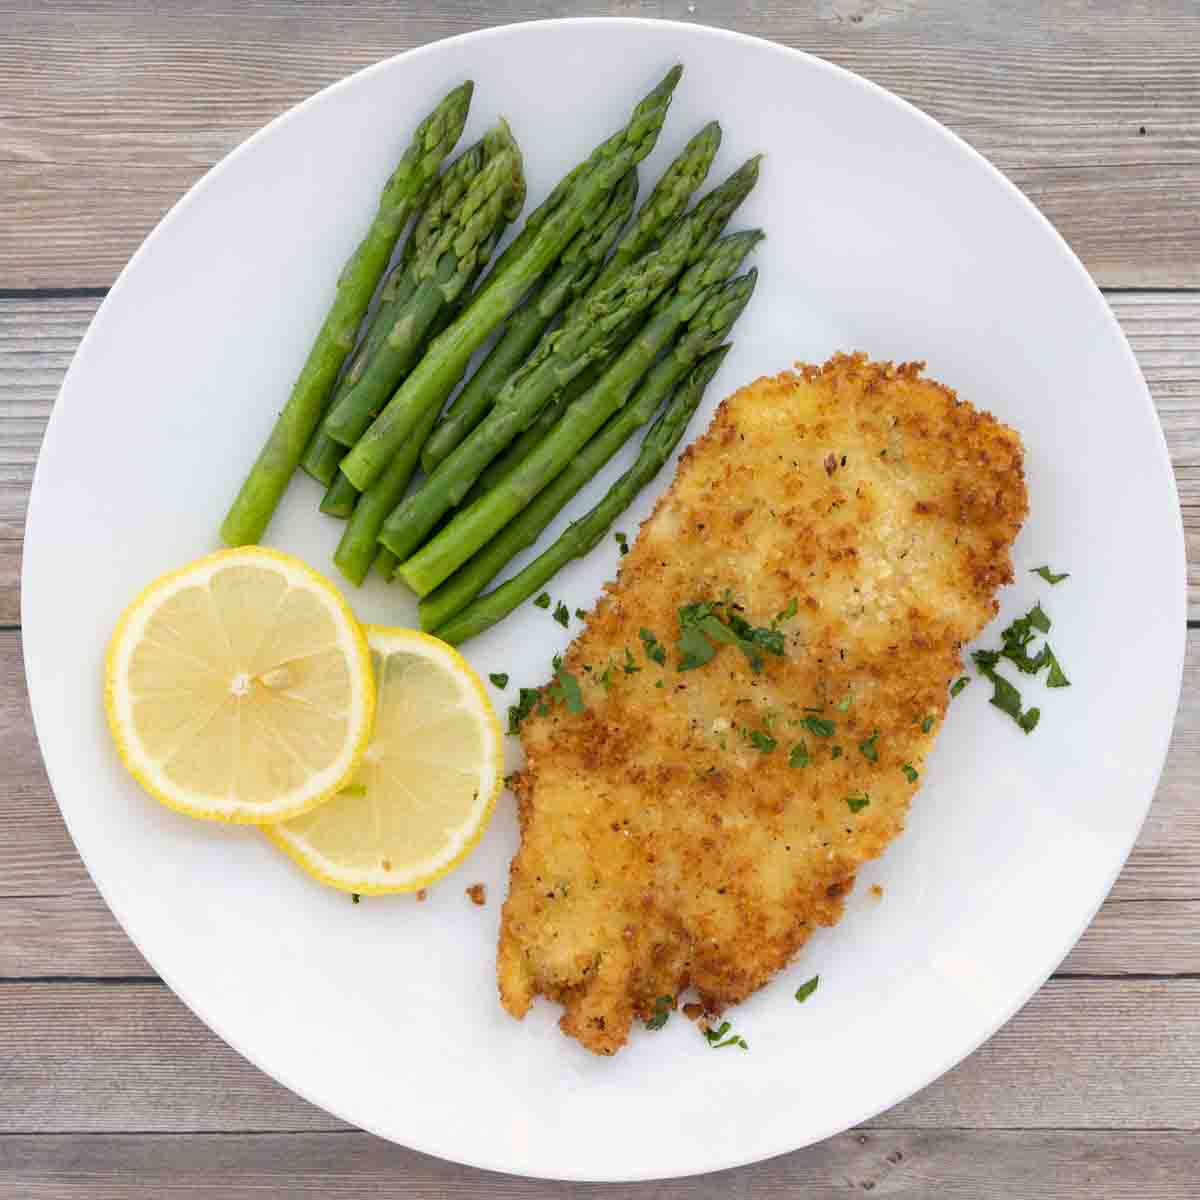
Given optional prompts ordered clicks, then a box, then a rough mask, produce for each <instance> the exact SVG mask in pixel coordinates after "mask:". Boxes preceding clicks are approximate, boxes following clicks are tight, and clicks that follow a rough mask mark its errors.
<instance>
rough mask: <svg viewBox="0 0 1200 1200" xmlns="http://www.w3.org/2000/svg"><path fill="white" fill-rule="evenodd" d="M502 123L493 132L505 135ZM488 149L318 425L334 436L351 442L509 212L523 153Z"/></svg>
mask: <svg viewBox="0 0 1200 1200" xmlns="http://www.w3.org/2000/svg"><path fill="white" fill-rule="evenodd" d="M508 136H509V135H508V134H507V128H505V129H504V130H503V131H502V132H501V133H498V134H497V140H500V139H501V137H508ZM509 142H510V144H509V146H508V147H506V148H504V149H502V150H499V151H498V152H497V153H495V154H493V155H491V156H490V157H489V158H488V159H487V161H486V163H485V164H484V166H483V168H482V169H481V170H480V171H479V173H478V174H477V175H476V176H475V179H474V180H473V181H472V183H471V186H470V188H469V189H468V190H467V193H466V195H465V196H464V197H463V200H462V203H461V204H460V205H459V206H458V208H457V209H456V210H455V213H454V216H453V218H452V219H451V220H450V221H448V222H447V224H446V227H445V228H444V229H443V230H442V231H441V233H440V234H439V235H438V237H437V239H436V240H435V242H434V244H433V245H432V246H430V247H429V249H428V250H426V251H425V252H423V253H422V254H420V255H419V257H418V259H417V261H416V262H414V264H413V267H412V271H413V276H414V278H415V279H416V280H417V281H418V283H417V289H416V291H415V292H414V293H413V296H412V299H411V300H410V301H409V302H408V303H407V304H406V305H403V306H401V307H400V309H399V310H398V311H397V313H396V314H395V316H394V318H393V320H392V323H391V326H390V328H389V329H388V331H387V334H386V336H385V337H384V338H383V339H382V340H381V341H380V343H379V345H378V347H377V348H376V350H375V352H374V354H373V355H372V356H371V358H370V360H369V361H368V363H367V366H366V369H365V370H364V371H363V374H362V378H361V379H359V380H358V382H357V383H355V384H354V385H353V386H352V387H351V388H350V389H349V390H348V391H347V392H346V393H345V394H344V395H343V396H342V397H341V398H340V399H339V400H338V402H337V403H336V404H335V405H334V406H333V407H332V408H331V409H330V410H329V412H328V414H327V415H326V417H325V422H324V425H323V426H322V428H323V429H324V430H325V432H326V433H327V434H329V436H330V437H331V438H333V440H334V441H335V442H341V443H342V445H344V446H353V445H354V443H355V442H356V441H357V440H358V439H359V437H360V436H361V435H362V433H363V432H364V431H365V430H366V428H367V426H368V425H370V424H371V421H372V420H373V419H374V417H375V416H376V414H377V413H378V412H379V411H380V409H382V408H383V406H384V405H385V404H386V402H387V400H388V398H389V397H390V396H391V394H392V392H393V391H395V389H396V386H397V384H398V383H399V382H400V380H401V379H403V378H404V377H405V375H407V374H408V372H409V371H410V370H411V369H412V366H413V364H414V363H415V362H416V360H417V358H418V350H419V349H420V347H421V345H422V343H423V341H424V338H425V334H426V331H427V330H428V329H429V326H430V324H431V323H432V322H433V320H434V319H435V318H436V316H437V314H438V313H439V312H440V311H441V310H442V308H443V307H444V306H445V305H447V304H453V303H454V301H455V300H456V299H457V297H458V296H460V295H462V294H463V293H464V291H465V289H466V287H467V285H468V283H469V282H470V280H471V279H472V278H474V276H475V268H476V265H477V263H478V261H479V251H480V247H481V245H482V244H484V243H485V242H487V241H488V240H489V237H490V235H491V232H492V230H494V229H495V227H496V226H497V225H498V224H499V223H500V222H501V221H502V220H504V219H505V218H506V216H512V215H515V214H512V213H511V208H510V206H511V201H512V197H513V196H514V195H520V194H523V193H522V190H521V188H520V175H521V160H520V155H519V153H518V152H517V151H516V148H515V144H513V143H512V142H511V138H509Z"/></svg>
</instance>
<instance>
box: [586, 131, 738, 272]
mask: <svg viewBox="0 0 1200 1200" xmlns="http://www.w3.org/2000/svg"><path fill="white" fill-rule="evenodd" d="M720 147H721V126H720V125H718V124H717V122H716V121H710V122H709V123H708V124H707V125H705V126H704V128H703V129H701V130H700V132H699V133H698V134H696V136H695V137H694V138H692V140H691V141H690V142H688V144H687V145H686V146H685V147H684V148H683V150H682V152H681V153H680V154H679V155H678V156H677V157H676V158H675V160H674V161H673V162H672V163H671V165H670V166H669V167H668V168H667V169H666V170H665V171H664V172H663V174H662V178H660V179H659V181H658V183H656V184H655V185H654V191H652V192H651V193H650V197H649V199H648V200H647V201H646V203H645V204H643V205H642V207H641V208H640V209H638V214H637V216H636V217H634V219H633V224H632V225H631V226H630V227H629V229H628V230H627V231H626V233H625V236H624V237H623V238H621V240H620V242H619V243H618V244H617V248H616V249H615V250H614V251H613V254H612V258H610V259H609V260H608V262H607V263H605V265H604V270H603V271H601V273H600V277H599V278H598V279H597V280H596V284H595V287H596V289H597V290H599V289H600V288H602V287H604V286H606V285H607V284H609V283H611V282H612V281H613V280H614V279H615V278H616V277H617V275H619V274H620V273H621V271H623V270H624V269H625V268H626V267H627V266H629V264H630V263H631V262H633V261H634V260H635V259H638V258H641V257H642V255H643V254H645V253H646V251H647V250H649V249H650V247H651V246H652V245H654V243H655V242H657V241H658V240H659V239H660V238H661V237H662V236H663V234H664V233H665V232H666V230H667V229H668V228H669V227H670V225H671V222H672V221H674V220H675V218H676V217H678V216H679V215H680V213H682V212H683V210H684V209H685V208H687V205H688V201H689V200H690V199H691V198H692V193H693V192H695V190H696V189H697V188H698V187H699V186H700V185H701V184H702V183H703V182H704V180H705V177H706V176H707V175H708V168H709V167H710V166H711V165H712V160H713V158H714V157H715V155H716V153H717V151H718V150H719V149H720ZM756 161H757V160H756Z"/></svg>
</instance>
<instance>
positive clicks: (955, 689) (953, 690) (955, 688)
mask: <svg viewBox="0 0 1200 1200" xmlns="http://www.w3.org/2000/svg"><path fill="white" fill-rule="evenodd" d="M970 682H971V681H970V680H969V679H968V678H967V677H966V676H965V675H960V676H959V677H958V678H957V679H956V680H955V681H954V682H953V683H952V684H951V685H950V699H951V700H953V699H954V697H955V696H957V695H959V693H960V692H962V690H963V688H965V687H966V686H967V684H968V683H970Z"/></svg>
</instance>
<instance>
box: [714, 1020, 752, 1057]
mask: <svg viewBox="0 0 1200 1200" xmlns="http://www.w3.org/2000/svg"><path fill="white" fill-rule="evenodd" d="M729 1030H730V1024H729V1022H728V1021H722V1022H721V1024H720V1025H718V1026H717V1028H716V1029H706V1030H705V1031H704V1040H705V1041H706V1042H707V1043H708V1044H709V1045H710V1046H711V1047H712V1048H713V1049H714V1050H723V1049H724V1048H725V1047H726V1046H740V1047H741V1049H743V1050H749V1049H750V1047H749V1046H748V1045H746V1039H745V1038H744V1037H739V1036H738V1035H737V1034H736V1033H734V1034H730V1035H729V1037H726V1036H725V1035H726V1034H727V1033H729Z"/></svg>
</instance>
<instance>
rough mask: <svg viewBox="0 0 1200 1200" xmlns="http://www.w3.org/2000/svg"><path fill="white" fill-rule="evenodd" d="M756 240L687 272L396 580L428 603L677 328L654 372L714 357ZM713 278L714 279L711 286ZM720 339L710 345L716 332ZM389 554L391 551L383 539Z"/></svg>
mask: <svg viewBox="0 0 1200 1200" xmlns="http://www.w3.org/2000/svg"><path fill="white" fill-rule="evenodd" d="M761 236H762V235H761V234H760V233H757V232H751V233H743V234H733V235H732V236H731V237H728V238H725V239H724V240H723V241H721V242H718V243H717V244H716V245H715V246H714V247H713V248H712V250H711V251H710V253H709V255H707V256H706V257H705V258H703V259H701V260H700V262H698V263H697V264H696V265H695V266H693V267H692V268H690V270H689V271H688V273H687V275H685V276H684V278H683V280H681V281H680V284H679V286H678V288H676V290H675V292H674V293H672V294H670V295H668V296H667V297H665V298H664V300H663V301H660V303H659V304H658V305H657V306H656V310H655V312H654V313H653V315H652V316H651V318H650V320H649V322H647V324H646V326H645V327H644V328H643V329H642V331H641V332H640V333H639V334H638V336H637V337H636V338H635V339H634V340H633V341H632V342H631V343H630V344H629V346H628V347H627V348H626V349H625V351H624V353H622V355H621V357H620V358H618V359H617V361H616V362H615V363H614V364H613V365H612V367H611V368H610V369H609V370H608V371H607V372H606V373H605V375H604V377H603V378H602V379H601V380H600V381H599V382H598V383H597V384H596V385H595V386H594V387H593V388H592V389H591V390H590V391H588V392H587V393H585V394H584V395H583V396H581V397H580V398H579V399H578V400H576V401H575V403H574V404H572V405H571V407H570V408H569V409H568V410H567V412H565V413H564V414H563V416H562V417H561V418H560V420H559V422H558V424H557V425H556V426H555V427H554V429H553V431H552V432H551V433H550V435H549V436H548V437H547V438H546V439H545V440H544V441H543V442H542V443H541V444H540V445H539V446H538V447H537V448H536V449H535V450H534V451H533V453H532V454H531V455H530V456H529V457H528V458H527V459H525V461H524V462H522V463H519V464H518V465H517V466H516V467H515V468H514V469H513V471H512V472H511V473H510V474H509V475H507V476H506V477H505V478H504V479H503V480H501V482H500V483H499V484H498V485H497V486H496V487H495V488H494V489H493V490H492V491H490V492H488V493H487V494H486V495H484V496H483V497H481V498H480V499H479V500H477V501H476V502H475V503H474V504H473V505H471V507H470V508H466V509H463V510H462V511H461V512H460V513H459V514H458V515H457V516H456V517H454V519H453V520H452V521H450V522H449V524H447V525H446V526H445V527H444V528H443V529H442V530H441V532H440V533H438V535H437V536H436V537H434V538H432V539H431V540H430V541H429V542H427V543H426V544H425V545H424V546H423V547H422V548H421V549H420V550H419V551H418V552H417V553H416V554H414V555H413V556H412V557H411V558H409V559H408V560H407V561H406V562H404V563H403V564H402V565H401V567H400V570H399V572H398V574H399V576H400V578H401V579H403V580H404V582H405V583H406V584H407V585H408V586H409V587H410V588H411V589H412V590H413V591H414V592H416V593H417V595H418V596H427V595H428V594H429V593H430V592H431V591H433V589H434V588H435V587H437V586H438V584H439V583H441V582H442V581H443V580H444V579H447V578H448V577H449V576H450V575H451V574H453V573H454V572H455V571H456V570H458V568H459V567H461V566H462V564H463V563H465V562H466V561H467V560H468V559H469V558H470V557H471V556H472V555H473V554H475V553H476V552H478V551H479V550H480V549H482V547H483V546H485V545H486V544H487V543H488V542H489V541H490V540H491V539H492V538H494V537H496V536H497V535H498V534H499V533H500V531H501V530H502V529H503V528H504V526H505V525H507V524H508V522H509V521H511V520H513V518H514V517H516V516H517V514H518V513H520V511H521V510H522V509H523V508H524V507H525V506H526V505H527V504H528V503H529V502H530V501H531V500H532V499H533V498H534V497H535V496H536V495H537V494H538V492H540V491H541V490H542V489H543V488H544V487H545V486H546V485H547V484H548V483H549V482H550V481H551V480H552V479H553V478H554V477H555V476H556V475H557V474H558V473H559V472H560V471H562V470H563V469H564V468H565V467H566V466H567V465H568V464H569V463H570V461H571V460H572V459H573V458H574V457H575V456H576V455H577V454H578V453H579V452H580V450H582V449H583V447H584V446H585V445H586V444H587V442H588V439H589V438H591V437H592V435H593V434H595V433H596V431H597V430H598V429H599V428H600V426H601V425H603V424H604V422H605V421H607V420H608V418H609V417H611V416H612V414H613V413H614V412H616V411H617V409H619V408H620V407H621V406H622V405H623V404H624V403H625V402H626V400H627V399H628V398H629V396H630V394H631V393H632V391H633V390H634V388H635V387H636V386H637V384H638V382H639V380H640V379H641V377H642V376H643V375H644V374H645V373H646V371H647V369H648V368H649V367H650V366H651V364H652V363H654V361H655V359H656V358H658V356H659V354H660V353H661V352H662V351H663V350H665V349H666V348H667V346H668V345H670V343H671V342H672V340H673V339H674V337H675V334H676V332H677V331H678V330H679V329H680V327H681V326H682V325H684V324H685V323H686V324H687V326H688V328H687V330H686V331H685V332H684V335H683V336H682V337H681V338H680V339H679V340H678V341H677V342H676V344H675V345H674V347H673V348H672V350H671V353H670V354H668V355H667V356H666V357H665V358H664V360H663V362H662V363H659V364H658V365H657V366H655V367H654V371H655V372H659V371H669V370H674V371H677V372H678V373H679V374H678V375H677V376H676V378H678V377H679V376H680V375H682V373H683V372H684V371H686V370H687V369H688V368H689V367H690V366H691V365H692V364H693V363H694V362H695V361H696V360H697V358H698V357H700V356H701V355H702V354H706V353H708V352H709V351H710V350H713V349H714V348H715V347H716V346H717V345H719V344H720V341H721V340H723V338H724V335H725V333H726V332H727V331H728V329H729V326H730V325H731V324H732V322H733V320H734V319H736V317H737V315H738V314H739V313H740V312H741V310H742V309H743V308H744V307H745V305H746V303H747V302H748V301H749V298H750V295H751V293H752V291H753V289H754V284H755V281H756V278H757V277H756V274H755V273H754V272H750V273H749V274H748V275H744V276H742V277H741V278H740V279H736V280H733V281H732V282H730V283H721V282H720V280H721V279H723V278H724V279H727V278H728V276H729V275H730V274H731V273H732V271H733V270H734V269H736V267H737V264H738V263H740V261H741V259H742V258H743V257H744V256H745V255H746V253H747V252H748V251H749V250H750V248H751V247H752V246H753V245H754V243H755V242H757V241H758V240H759V238H761ZM714 276H715V277H716V279H715V280H714ZM718 330H719V331H720V337H718V338H717V339H716V341H713V340H712V339H713V337H714V334H715V331H718ZM384 544H385V545H387V547H388V549H389V550H392V551H396V547H395V546H394V545H392V544H391V543H390V542H388V541H387V540H386V538H385V539H384Z"/></svg>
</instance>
